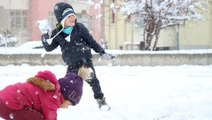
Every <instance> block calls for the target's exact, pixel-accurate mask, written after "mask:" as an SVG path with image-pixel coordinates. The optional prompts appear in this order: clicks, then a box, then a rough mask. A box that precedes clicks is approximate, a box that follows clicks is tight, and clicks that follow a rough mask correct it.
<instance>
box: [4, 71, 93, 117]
mask: <svg viewBox="0 0 212 120" xmlns="http://www.w3.org/2000/svg"><path fill="white" fill-rule="evenodd" d="M89 78H90V71H89V69H88V68H86V67H82V68H80V70H79V72H78V75H76V74H75V73H67V74H66V75H65V77H63V78H60V79H59V80H57V79H56V77H55V75H54V74H53V73H52V72H50V71H48V70H46V71H39V72H38V73H37V75H35V76H34V77H31V78H29V79H27V81H26V82H24V83H16V84H14V85H9V86H7V87H5V88H4V89H3V90H0V118H3V119H6V120H56V119H57V109H58V108H67V107H68V106H69V105H76V104H78V103H79V101H80V99H81V96H82V91H83V90H82V89H83V80H87V79H89Z"/></svg>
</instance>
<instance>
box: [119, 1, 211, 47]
mask: <svg viewBox="0 0 212 120" xmlns="http://www.w3.org/2000/svg"><path fill="white" fill-rule="evenodd" d="M207 3H208V0H125V5H124V7H123V8H122V11H123V12H124V13H125V14H127V15H133V16H134V17H135V19H137V20H140V21H143V28H144V33H143V38H144V43H145V50H155V49H156V47H157V43H158V39H159V34H160V31H161V29H164V28H167V27H174V26H178V25H182V24H185V21H187V20H191V19H201V18H202V15H201V11H204V10H207V9H206V5H207ZM153 40H154V44H153V45H152V41H153Z"/></svg>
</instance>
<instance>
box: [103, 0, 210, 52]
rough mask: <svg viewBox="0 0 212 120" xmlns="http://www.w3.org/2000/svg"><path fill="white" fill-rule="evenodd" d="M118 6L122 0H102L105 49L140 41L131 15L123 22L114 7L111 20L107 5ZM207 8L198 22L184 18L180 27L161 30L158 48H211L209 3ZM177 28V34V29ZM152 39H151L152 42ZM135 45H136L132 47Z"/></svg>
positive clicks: (140, 33) (124, 46) (128, 47)
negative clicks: (128, 19) (106, 43)
mask: <svg viewBox="0 0 212 120" xmlns="http://www.w3.org/2000/svg"><path fill="white" fill-rule="evenodd" d="M113 1H114V2H115V4H116V5H122V4H123V1H122V0H105V3H104V4H105V15H104V19H105V40H106V41H107V42H108V48H109V49H120V46H123V48H124V49H138V48H139V47H137V46H138V44H139V42H141V41H143V31H142V29H137V28H136V27H135V26H134V21H133V18H131V19H130V21H127V20H126V18H124V16H123V15H122V14H121V12H120V11H119V10H118V11H117V12H116V13H115V19H116V20H115V23H111V21H112V14H111V13H112V10H111V9H110V4H111V3H112V2H113ZM209 8H210V9H209V10H208V11H204V12H202V13H203V20H202V21H198V22H197V21H194V20H191V21H187V22H186V24H185V25H184V26H180V27H179V29H178V28H177V27H174V28H167V29H163V30H161V33H160V36H159V41H158V47H169V48H170V49H177V48H178V47H179V49H208V48H210V49H211V48H212V4H211V3H210V4H209ZM178 30H179V34H177V31H178ZM153 42H154V41H153ZM135 45H136V46H135Z"/></svg>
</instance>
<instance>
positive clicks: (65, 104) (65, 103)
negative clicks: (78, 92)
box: [59, 100, 72, 108]
mask: <svg viewBox="0 0 212 120" xmlns="http://www.w3.org/2000/svg"><path fill="white" fill-rule="evenodd" d="M69 105H72V104H71V102H70V101H69V100H65V101H64V102H63V103H62V104H61V105H60V107H59V108H68V106H69Z"/></svg>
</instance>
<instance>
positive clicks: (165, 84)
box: [0, 65, 212, 120]
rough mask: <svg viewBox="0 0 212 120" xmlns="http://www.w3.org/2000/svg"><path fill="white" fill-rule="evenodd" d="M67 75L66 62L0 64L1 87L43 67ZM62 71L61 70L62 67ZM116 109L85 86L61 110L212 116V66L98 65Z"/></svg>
mask: <svg viewBox="0 0 212 120" xmlns="http://www.w3.org/2000/svg"><path fill="white" fill-rule="evenodd" d="M46 69H48V70H51V71H52V72H53V73H56V76H57V78H60V77H63V76H64V74H65V72H66V66H61V65H56V66H29V65H21V66H14V65H9V66H4V67H0V78H1V81H0V89H2V88H3V87H5V86H7V85H9V84H14V83H16V82H24V81H25V80H26V79H27V78H28V77H31V76H33V75H35V74H36V73H37V71H39V70H46ZM58 70H59V71H58ZM96 71H97V76H98V78H99V79H100V83H101V86H102V90H103V92H104V94H105V96H106V100H107V102H108V103H109V105H110V106H111V108H112V109H111V111H109V112H105V111H100V110H99V109H98V107H97V103H96V101H95V100H94V99H93V94H92V91H91V88H90V86H89V85H88V84H86V83H85V84H84V94H83V97H82V100H81V102H80V103H79V105H77V106H75V107H72V106H70V107H69V108H68V109H59V110H58V120H69V119H73V120H211V119H212V114H211V111H212V96H211V94H212V82H211V80H212V74H211V73H212V66H211V65H210V66H187V65H184V66H157V67H142V66H135V67H129V66H111V67H108V66H97V67H96Z"/></svg>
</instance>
